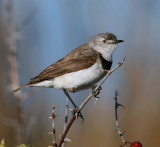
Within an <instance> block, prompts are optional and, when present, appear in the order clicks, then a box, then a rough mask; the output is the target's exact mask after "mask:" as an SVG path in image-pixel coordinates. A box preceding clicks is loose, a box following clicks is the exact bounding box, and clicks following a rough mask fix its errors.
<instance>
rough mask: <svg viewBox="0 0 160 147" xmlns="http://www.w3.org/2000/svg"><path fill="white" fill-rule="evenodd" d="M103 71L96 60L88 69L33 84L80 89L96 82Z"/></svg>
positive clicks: (102, 74)
mask: <svg viewBox="0 0 160 147" xmlns="http://www.w3.org/2000/svg"><path fill="white" fill-rule="evenodd" d="M104 75H105V74H104V72H103V69H102V65H101V64H100V63H98V62H96V63H95V64H94V65H92V66H91V67H89V68H88V69H84V70H80V71H77V72H72V73H68V74H65V75H63V76H59V77H56V78H54V79H53V80H46V81H43V82H40V83H38V84H34V85H33V86H36V87H50V88H51V87H53V88H57V89H71V88H74V89H75V90H80V89H84V88H89V87H91V86H92V85H93V84H95V83H97V82H98V81H99V80H100V79H101V78H102V77H103V76H104Z"/></svg>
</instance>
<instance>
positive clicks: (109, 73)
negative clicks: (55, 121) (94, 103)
mask: <svg viewBox="0 0 160 147" xmlns="http://www.w3.org/2000/svg"><path fill="white" fill-rule="evenodd" d="M125 60H126V57H125V58H124V59H123V60H122V62H121V63H119V64H118V65H117V66H116V67H114V68H113V69H111V70H109V71H108V72H107V74H106V76H105V77H104V79H103V80H102V81H101V82H100V83H99V84H98V86H97V87H96V88H95V93H96V92H98V89H99V88H100V86H101V85H102V84H103V83H104V81H105V80H106V79H107V78H108V77H109V76H110V75H111V74H112V73H113V72H114V71H115V70H116V69H118V68H119V67H121V66H123V64H124V61H125ZM92 97H93V94H90V95H89V96H88V97H87V98H86V99H85V100H84V102H83V103H82V104H81V106H80V107H79V108H78V109H77V111H76V113H75V114H74V115H73V117H72V118H71V120H70V122H69V123H68V125H67V128H66V130H65V132H64V134H62V137H61V139H60V141H59V144H58V147H61V145H62V143H63V142H64V139H65V137H66V135H67V133H68V131H69V129H70V127H71V126H72V124H73V122H74V121H75V119H76V116H77V115H76V114H78V113H80V111H81V110H82V109H83V107H84V106H85V105H86V104H87V102H88V101H89V100H90V99H91V98H92Z"/></svg>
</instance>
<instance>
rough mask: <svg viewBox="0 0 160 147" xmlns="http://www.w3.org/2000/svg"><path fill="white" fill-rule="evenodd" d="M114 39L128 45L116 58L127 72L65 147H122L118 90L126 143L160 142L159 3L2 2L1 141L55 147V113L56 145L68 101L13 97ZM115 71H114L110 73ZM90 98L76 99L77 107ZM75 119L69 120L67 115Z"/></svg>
mask: <svg viewBox="0 0 160 147" xmlns="http://www.w3.org/2000/svg"><path fill="white" fill-rule="evenodd" d="M102 32H112V33H114V34H115V35H116V36H117V38H118V39H122V40H124V41H125V42H124V43H122V44H120V45H119V46H118V47H117V50H116V52H115V54H114V64H113V66H115V65H116V64H117V63H118V62H120V61H121V60H122V59H123V58H124V57H125V56H127V62H126V63H125V66H126V70H125V71H124V70H123V68H120V69H118V70H117V71H116V72H114V73H113V74H112V75H111V76H110V77H109V79H107V81H106V82H105V83H104V84H103V86H102V88H103V90H102V91H101V93H100V97H101V98H100V99H99V100H98V102H97V103H96V104H94V101H95V99H92V100H91V101H90V102H89V103H88V104H87V105H86V107H85V108H84V109H83V111H82V113H83V116H84V118H85V120H84V122H83V123H82V121H81V120H80V119H78V120H76V121H75V123H74V125H73V126H72V128H71V130H70V132H69V134H68V138H70V139H71V140H72V143H69V144H67V145H66V146H67V147H82V146H83V147H90V146H92V147H97V146H99V147H104V146H110V147H118V146H120V144H121V140H120V137H119V135H118V134H117V132H115V116H114V99H113V97H114V95H115V94H114V92H115V90H116V89H118V90H119V97H118V98H119V99H118V100H119V102H120V103H121V104H123V105H124V106H125V109H122V108H120V109H119V111H118V112H119V123H120V128H121V130H124V131H125V132H126V133H125V134H124V137H125V139H126V140H127V141H131V142H132V141H137V140H138V141H140V142H142V144H143V146H144V147H151V146H152V147H155V146H158V145H159V139H160V126H159V124H160V78H159V75H160V57H159V56H160V41H159V39H160V1H159V0H152V1H151V0H141V1H139V0H123V1H122V0H121V1H120V0H80V1H75V0H23V1H22V0H0V139H2V138H4V139H5V141H6V144H7V146H8V147H14V146H17V145H19V144H21V143H25V144H32V145H33V146H35V147H47V146H48V145H50V144H51V143H52V135H48V132H50V131H51V130H52V125H51V120H50V119H48V117H49V116H50V115H51V110H52V105H55V106H56V115H57V117H56V131H57V138H58V135H60V133H62V131H63V123H64V109H65V102H66V97H65V96H64V94H63V92H62V91H61V90H56V89H47V88H27V89H25V90H22V91H21V93H18V94H17V95H13V93H12V90H13V89H15V88H17V86H18V85H24V84H26V83H27V82H28V81H29V80H30V78H32V77H35V76H36V75H37V74H39V73H40V72H41V71H42V70H43V69H45V68H46V67H47V66H49V65H51V64H52V63H53V62H56V61H57V60H59V59H60V58H62V57H63V56H65V55H66V54H67V53H69V52H70V51H71V50H72V49H74V48H76V47H78V46H79V45H81V44H84V43H86V42H87V41H88V40H89V39H90V37H92V36H94V35H95V34H97V33H102ZM113 66H112V67H113ZM90 92H91V90H85V91H82V92H78V93H75V94H71V96H72V97H73V99H74V100H75V101H76V103H77V104H78V105H80V104H81V103H82V101H83V100H84V99H85V98H86V97H87V96H88V95H89V93H90ZM70 117H71V115H70Z"/></svg>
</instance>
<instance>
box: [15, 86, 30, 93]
mask: <svg viewBox="0 0 160 147" xmlns="http://www.w3.org/2000/svg"><path fill="white" fill-rule="evenodd" d="M26 87H29V85H25V86H22V87H19V88H17V89H15V90H13V93H15V92H17V91H19V90H21V89H24V88H26Z"/></svg>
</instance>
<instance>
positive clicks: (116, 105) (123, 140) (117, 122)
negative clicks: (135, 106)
mask: <svg viewBox="0 0 160 147" xmlns="http://www.w3.org/2000/svg"><path fill="white" fill-rule="evenodd" d="M117 97H118V91H115V97H114V99H115V120H116V131H117V132H118V134H119V136H120V138H121V140H122V143H123V146H124V147H127V146H126V141H125V139H124V136H123V134H124V132H122V131H121V130H120V128H119V121H118V107H124V106H123V105H121V104H119V103H118V100H117Z"/></svg>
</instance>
